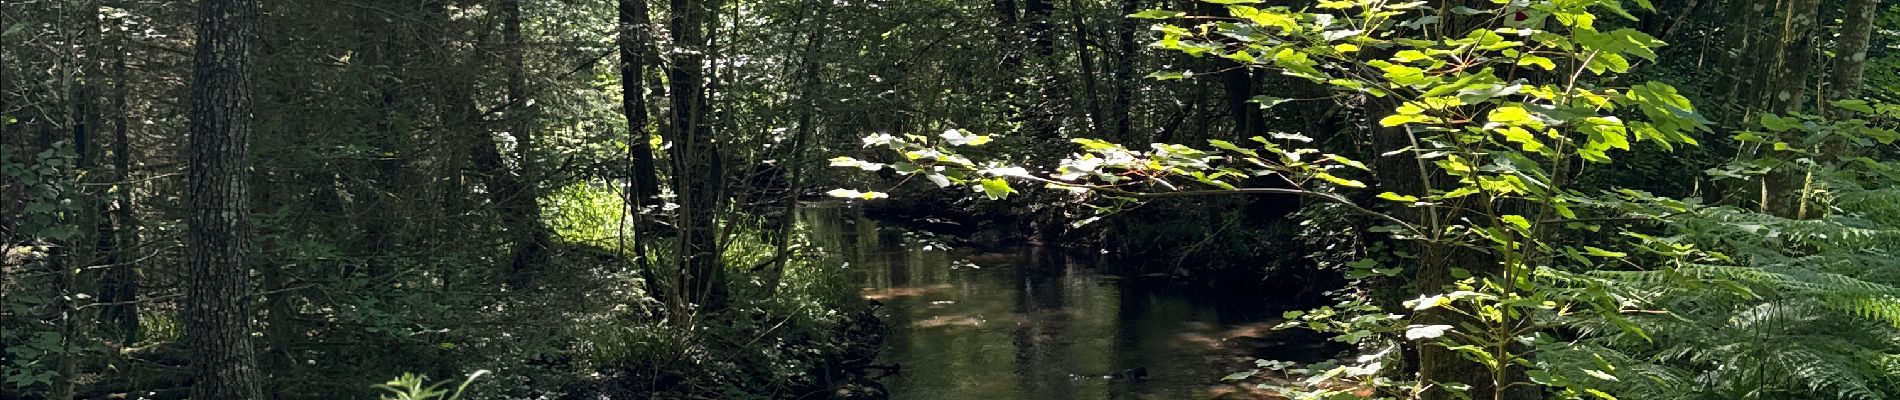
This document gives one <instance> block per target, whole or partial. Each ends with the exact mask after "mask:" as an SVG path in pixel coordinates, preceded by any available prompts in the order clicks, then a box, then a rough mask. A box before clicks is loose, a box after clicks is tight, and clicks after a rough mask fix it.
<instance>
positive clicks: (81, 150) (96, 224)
mask: <svg viewBox="0 0 1900 400" xmlns="http://www.w3.org/2000/svg"><path fill="white" fill-rule="evenodd" d="M59 18H60V19H61V20H62V21H61V22H62V23H61V24H60V25H61V26H62V27H61V30H62V36H64V37H65V38H66V39H67V40H69V41H70V42H69V43H68V45H69V47H66V50H65V53H64V54H61V59H62V60H64V62H62V64H64V65H62V68H61V71H60V73H61V74H62V75H63V76H61V78H60V81H61V82H62V84H63V86H64V88H63V89H64V91H65V94H66V97H67V98H66V106H67V113H66V115H65V118H66V121H65V125H66V126H67V127H68V128H69V129H70V130H71V133H72V136H71V140H72V144H73V151H74V152H75V154H76V155H77V156H78V157H79V158H78V160H77V162H76V165H74V167H75V169H77V170H78V171H79V173H80V176H81V177H82V178H81V179H80V180H79V182H77V183H78V184H79V185H80V186H79V187H78V188H79V190H78V196H74V197H72V200H73V202H74V204H75V205H76V206H77V209H78V212H77V213H76V217H77V218H74V220H71V221H67V223H71V224H75V225H77V226H78V227H80V229H81V230H80V232H81V234H80V235H78V237H75V238H72V239H71V240H65V241H62V242H63V243H61V246H69V247H71V248H72V249H71V250H68V251H63V252H61V255H62V256H64V257H69V258H70V259H69V260H68V261H66V263H67V267H66V268H61V269H60V270H59V271H60V273H59V277H60V282H59V283H58V285H57V286H59V288H60V290H59V291H58V292H57V293H59V295H60V296H64V297H66V298H67V299H66V300H61V301H60V302H59V303H60V304H61V307H60V310H61V317H60V342H61V350H60V357H59V364H57V366H56V369H57V372H58V375H57V379H56V380H54V381H53V385H52V388H51V390H50V395H51V396H52V397H53V398H70V397H72V395H73V390H74V383H75V381H74V378H76V377H77V376H78V364H79V359H80V358H81V357H82V354H81V352H80V351H79V346H80V343H83V342H85V341H86V337H88V336H91V334H90V333H89V331H90V329H88V328H91V327H92V326H93V324H92V320H93V318H88V317H86V316H84V315H83V314H84V313H83V312H82V310H81V309H80V307H81V304H79V302H77V301H74V300H75V299H85V298H87V297H86V296H80V294H84V293H87V292H88V291H90V290H93V289H96V288H97V286H95V285H96V283H93V282H90V281H91V280H93V279H92V278H93V277H95V276H96V275H97V274H96V273H93V272H92V271H93V270H94V269H92V268H83V267H90V266H92V265H95V264H97V263H98V261H99V260H100V259H101V258H102V257H100V255H101V254H105V253H109V252H112V225H111V221H110V220H108V219H106V215H107V211H106V210H105V206H106V204H105V202H104V201H103V200H104V199H105V195H106V191H105V185H106V184H107V182H105V178H106V177H107V174H106V173H105V171H102V170H101V169H100V168H99V161H100V159H101V158H104V154H103V153H104V150H103V149H102V148H101V147H100V145H101V144H103V143H104V141H102V140H99V137H98V135H99V125H100V118H99V113H98V107H97V106H98V101H97V100H96V99H97V97H96V96H95V94H96V90H95V89H97V84H96V81H97V79H98V78H99V69H100V68H99V65H98V56H99V54H100V53H102V50H103V48H104V46H102V45H100V43H99V37H100V34H99V30H100V26H99V4H98V3H97V2H94V1H82V2H76V3H69V4H65V5H62V8H61V9H60V16H59ZM73 26H76V28H69V27H73ZM67 29H74V30H67Z"/></svg>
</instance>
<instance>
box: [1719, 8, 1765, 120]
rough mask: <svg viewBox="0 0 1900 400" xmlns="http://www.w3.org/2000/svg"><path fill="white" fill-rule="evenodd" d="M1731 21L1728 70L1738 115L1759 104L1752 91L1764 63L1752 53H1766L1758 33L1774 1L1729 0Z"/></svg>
mask: <svg viewBox="0 0 1900 400" xmlns="http://www.w3.org/2000/svg"><path fill="white" fill-rule="evenodd" d="M1729 1H1730V7H1729V10H1728V20H1729V21H1731V24H1730V27H1729V32H1728V38H1727V40H1726V41H1727V42H1728V45H1727V46H1726V47H1728V49H1729V51H1728V53H1727V58H1728V62H1727V63H1726V67H1727V68H1726V69H1728V71H1729V79H1728V82H1729V86H1728V91H1727V92H1728V95H1727V96H1726V97H1727V98H1728V99H1729V101H1730V103H1732V104H1734V105H1735V112H1734V114H1735V115H1736V116H1743V115H1747V114H1748V113H1747V111H1746V110H1747V109H1749V108H1752V107H1753V106H1755V105H1756V103H1755V97H1754V96H1753V95H1752V94H1750V93H1749V92H1748V90H1749V88H1752V87H1754V86H1755V80H1756V79H1757V78H1758V77H1760V76H1761V74H1760V72H1759V71H1761V63H1760V62H1759V60H1753V59H1752V58H1754V57H1750V55H1754V54H1757V53H1763V52H1761V51H1759V50H1758V48H1760V47H1761V45H1760V43H1757V42H1758V41H1757V39H1756V36H1757V35H1756V33H1755V31H1756V30H1757V29H1760V26H1761V25H1762V20H1763V19H1764V17H1763V16H1762V15H1763V11H1765V10H1766V9H1767V8H1768V4H1769V3H1771V2H1773V1H1774V0H1729Z"/></svg>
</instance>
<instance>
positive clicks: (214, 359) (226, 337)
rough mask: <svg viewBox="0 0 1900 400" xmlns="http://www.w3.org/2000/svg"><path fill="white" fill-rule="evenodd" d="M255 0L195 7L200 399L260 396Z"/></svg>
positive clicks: (193, 264)
mask: <svg viewBox="0 0 1900 400" xmlns="http://www.w3.org/2000/svg"><path fill="white" fill-rule="evenodd" d="M257 14H258V12H257V2H256V1H255V0H202V1H200V2H199V3H198V29H197V44H196V46H195V47H196V49H195V52H196V53H197V56H196V61H195V62H194V63H193V64H194V70H195V71H194V73H193V75H192V86H191V114H190V115H191V120H190V126H191V133H190V142H191V143H190V150H189V152H190V154H191V157H190V167H189V170H190V172H189V174H188V177H187V179H189V189H188V190H187V192H186V199H187V200H186V201H187V208H189V210H190V218H189V219H188V220H187V229H186V235H185V254H186V256H185V260H186V262H185V264H186V268H185V272H186V274H185V275H186V279H185V337H186V342H187V347H188V348H189V349H190V351H191V355H192V360H191V371H192V376H193V380H194V382H195V383H194V384H193V385H192V386H191V398H192V399H197V400H248V399H261V398H263V397H264V396H263V389H262V383H263V379H262V377H263V371H260V370H258V368H257V357H256V348H255V347H253V346H252V344H251V310H250V287H251V282H250V280H251V278H250V270H249V268H247V266H246V264H245V263H246V262H247V256H248V255H249V246H248V245H247V243H248V241H249V240H250V232H251V226H250V225H251V218H250V217H251V210H250V208H249V207H246V204H247V203H248V201H249V197H248V183H247V179H245V175H246V174H247V173H248V171H250V167H251V154H250V135H251V87H250V86H251V84H250V79H251V77H250V72H251V47H252V41H253V40H254V39H255V37H254V35H255V34H256V21H257Z"/></svg>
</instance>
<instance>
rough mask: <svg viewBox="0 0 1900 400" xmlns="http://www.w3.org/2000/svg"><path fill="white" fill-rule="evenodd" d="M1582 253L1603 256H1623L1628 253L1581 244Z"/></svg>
mask: <svg viewBox="0 0 1900 400" xmlns="http://www.w3.org/2000/svg"><path fill="white" fill-rule="evenodd" d="M1583 253H1584V254H1589V255H1592V256H1597V257H1603V258H1623V257H1625V256H1629V253H1624V252H1620V251H1609V250H1604V249H1601V248H1598V247H1595V246H1583Z"/></svg>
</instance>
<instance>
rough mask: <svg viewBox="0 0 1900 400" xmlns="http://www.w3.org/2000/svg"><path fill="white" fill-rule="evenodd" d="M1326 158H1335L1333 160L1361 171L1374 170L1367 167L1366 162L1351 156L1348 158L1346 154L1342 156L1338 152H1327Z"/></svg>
mask: <svg viewBox="0 0 1900 400" xmlns="http://www.w3.org/2000/svg"><path fill="white" fill-rule="evenodd" d="M1326 159H1328V160H1333V162H1336V163H1339V164H1340V165H1344V166H1348V167H1353V168H1356V169H1359V170H1361V171H1372V168H1368V167H1366V163H1362V162H1359V161H1356V160H1353V159H1350V158H1346V157H1345V156H1341V155H1338V154H1327V155H1326Z"/></svg>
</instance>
